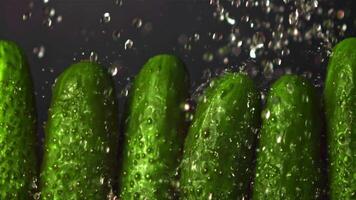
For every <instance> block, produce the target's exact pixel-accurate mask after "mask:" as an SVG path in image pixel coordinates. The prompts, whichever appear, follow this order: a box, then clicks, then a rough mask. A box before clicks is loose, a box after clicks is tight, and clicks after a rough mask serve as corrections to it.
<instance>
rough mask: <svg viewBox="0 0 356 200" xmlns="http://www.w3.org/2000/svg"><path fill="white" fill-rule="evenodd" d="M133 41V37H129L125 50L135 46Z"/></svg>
mask: <svg viewBox="0 0 356 200" xmlns="http://www.w3.org/2000/svg"><path fill="white" fill-rule="evenodd" d="M133 44H134V43H133V41H132V40H131V39H127V40H126V42H125V50H127V49H131V48H132V47H133Z"/></svg>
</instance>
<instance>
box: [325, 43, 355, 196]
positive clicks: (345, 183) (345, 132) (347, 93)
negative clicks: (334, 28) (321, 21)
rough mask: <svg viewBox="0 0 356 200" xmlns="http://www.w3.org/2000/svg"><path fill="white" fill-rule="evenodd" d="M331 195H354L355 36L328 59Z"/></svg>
mask: <svg viewBox="0 0 356 200" xmlns="http://www.w3.org/2000/svg"><path fill="white" fill-rule="evenodd" d="M324 101H325V111H326V121H327V133H328V136H327V138H328V150H329V171H330V196H331V199H356V38H349V39H345V40H343V41H341V42H340V43H339V44H337V45H336V46H335V48H334V49H333V52H332V55H331V58H330V60H329V65H328V72H327V77H326V81H325V91H324Z"/></svg>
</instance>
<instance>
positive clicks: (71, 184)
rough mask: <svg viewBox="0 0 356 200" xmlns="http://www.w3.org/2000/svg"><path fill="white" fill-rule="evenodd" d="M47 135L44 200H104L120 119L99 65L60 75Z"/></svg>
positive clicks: (76, 66)
mask: <svg viewBox="0 0 356 200" xmlns="http://www.w3.org/2000/svg"><path fill="white" fill-rule="evenodd" d="M45 133H46V138H45V148H44V159H43V163H42V172H41V193H42V194H41V197H42V199H69V200H71V199H90V200H91V199H93V200H95V199H98V200H101V199H106V198H107V195H108V194H109V192H110V189H111V188H110V183H109V182H110V181H112V180H113V178H114V173H115V172H114V169H115V167H116V161H115V160H116V156H117V153H116V150H117V143H118V116H117V102H116V99H115V95H114V86H113V81H112V80H111V77H110V76H109V75H108V74H107V73H106V71H104V69H103V68H102V67H101V66H99V65H97V64H94V63H90V62H84V61H83V62H80V63H77V64H74V65H72V66H70V67H69V68H68V69H66V70H65V71H64V72H63V73H62V74H61V75H60V76H59V78H58V79H57V81H56V83H55V85H54V87H53V94H52V102H51V106H50V110H49V119H48V121H47V124H46V127H45Z"/></svg>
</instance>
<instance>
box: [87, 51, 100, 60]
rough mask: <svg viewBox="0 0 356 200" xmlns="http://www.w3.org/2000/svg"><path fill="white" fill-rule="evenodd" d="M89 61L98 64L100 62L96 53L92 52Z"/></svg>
mask: <svg viewBox="0 0 356 200" xmlns="http://www.w3.org/2000/svg"><path fill="white" fill-rule="evenodd" d="M89 60H90V61H91V62H96V61H98V54H97V53H96V52H94V51H92V52H90V56H89Z"/></svg>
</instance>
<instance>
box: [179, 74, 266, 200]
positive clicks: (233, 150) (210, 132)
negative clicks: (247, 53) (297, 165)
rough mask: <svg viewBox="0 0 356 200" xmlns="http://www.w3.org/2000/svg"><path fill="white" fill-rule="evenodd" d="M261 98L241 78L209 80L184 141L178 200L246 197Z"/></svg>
mask: <svg viewBox="0 0 356 200" xmlns="http://www.w3.org/2000/svg"><path fill="white" fill-rule="evenodd" d="M259 125H260V97H259V93H258V91H257V90H256V88H255V86H254V84H253V82H252V81H251V80H250V79H249V78H248V77H247V76H245V75H242V74H234V73H227V74H225V75H223V76H222V77H219V78H217V79H215V80H213V81H212V82H211V84H210V87H209V88H207V89H206V91H205V93H204V94H203V95H202V97H201V99H200V101H199V102H198V106H197V110H196V113H195V116H194V119H193V122H192V125H191V127H190V129H189V132H188V136H187V138H186V141H185V146H184V155H183V161H182V164H181V179H180V189H181V195H182V196H181V199H187V200H188V199H244V198H247V195H248V189H249V185H250V181H251V175H252V172H253V164H252V161H253V155H254V152H255V149H254V148H253V147H254V146H253V145H254V143H255V139H256V137H257V131H258V128H259Z"/></svg>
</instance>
